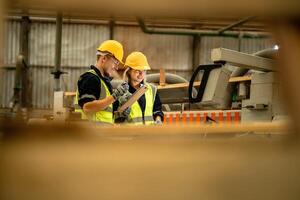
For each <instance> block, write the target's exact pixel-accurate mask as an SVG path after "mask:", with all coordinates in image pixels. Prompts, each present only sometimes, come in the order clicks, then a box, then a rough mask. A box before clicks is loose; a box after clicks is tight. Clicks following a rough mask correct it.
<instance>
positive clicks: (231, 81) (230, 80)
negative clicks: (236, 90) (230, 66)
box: [229, 76, 251, 83]
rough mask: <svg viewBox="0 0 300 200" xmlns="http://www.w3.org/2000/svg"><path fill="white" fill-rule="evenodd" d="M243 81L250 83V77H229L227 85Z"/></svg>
mask: <svg viewBox="0 0 300 200" xmlns="http://www.w3.org/2000/svg"><path fill="white" fill-rule="evenodd" d="M244 81H251V77H250V76H238V77H231V78H230V79H229V83H235V82H244Z"/></svg>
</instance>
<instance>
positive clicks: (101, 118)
mask: <svg viewBox="0 0 300 200" xmlns="http://www.w3.org/2000/svg"><path fill="white" fill-rule="evenodd" d="M87 72H88V73H92V74H94V75H96V76H97V77H99V76H98V74H97V73H96V72H95V71H94V70H89V71H87ZM99 79H100V87H101V93H100V98H99V100H100V99H104V98H106V97H108V96H110V95H111V93H110V91H109V89H108V88H107V86H106V84H105V82H104V81H103V80H102V79H101V78H100V77H99ZM78 96H79V93H78V89H77V91H76V96H75V99H74V106H75V112H80V113H81V119H88V120H90V121H94V122H102V123H108V124H113V123H114V119H113V105H112V104H110V105H109V106H108V107H107V108H106V109H104V110H101V111H98V112H96V113H93V114H89V115H87V114H85V113H84V112H83V110H82V109H81V107H80V106H79V105H78ZM87 96H88V95H86V97H87ZM83 97H84V96H83Z"/></svg>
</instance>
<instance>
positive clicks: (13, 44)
mask: <svg viewBox="0 0 300 200" xmlns="http://www.w3.org/2000/svg"><path fill="white" fill-rule="evenodd" d="M3 28H4V34H3V36H4V39H3V46H4V47H3V49H4V50H3V63H4V65H6V66H11V65H15V64H16V58H17V57H16V56H17V55H18V53H19V50H20V30H21V23H20V22H17V21H6V22H5V23H4V27H3ZM1 72H2V73H1V76H2V77H1V84H0V92H1V94H0V107H2V108H3V107H8V105H9V102H10V101H11V99H12V96H13V88H14V81H15V76H14V74H15V70H14V69H13V68H12V69H6V70H1Z"/></svg>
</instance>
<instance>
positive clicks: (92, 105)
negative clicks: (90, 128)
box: [83, 82, 129, 113]
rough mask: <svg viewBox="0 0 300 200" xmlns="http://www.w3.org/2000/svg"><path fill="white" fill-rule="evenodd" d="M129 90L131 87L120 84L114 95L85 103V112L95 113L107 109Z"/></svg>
mask: <svg viewBox="0 0 300 200" xmlns="http://www.w3.org/2000/svg"><path fill="white" fill-rule="evenodd" d="M128 88H129V86H128V84H127V83H126V82H124V83H122V84H120V85H119V86H118V87H117V88H116V89H115V91H114V92H113V93H112V95H110V96H108V97H106V98H104V99H101V100H94V101H91V102H87V103H85V104H84V105H83V111H84V112H85V113H94V112H98V111H101V110H104V109H106V108H107V107H108V106H109V105H111V104H113V103H114V102H115V101H116V100H117V99H119V98H120V97H121V96H122V95H124V94H125V93H126V92H127V91H128ZM102 92H105V91H102Z"/></svg>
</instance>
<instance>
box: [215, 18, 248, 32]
mask: <svg viewBox="0 0 300 200" xmlns="http://www.w3.org/2000/svg"><path fill="white" fill-rule="evenodd" d="M253 18H254V16H250V17H246V18H244V19H241V20H239V21H237V22H235V23H233V24H229V25H228V26H225V27H224V28H221V29H220V30H218V33H219V34H222V33H223V32H225V31H227V30H229V29H232V28H233V27H236V26H239V25H242V24H244V23H245V22H247V21H249V20H250V19H253Z"/></svg>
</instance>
